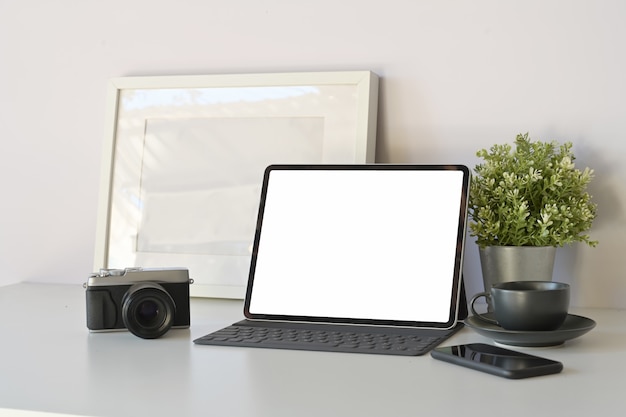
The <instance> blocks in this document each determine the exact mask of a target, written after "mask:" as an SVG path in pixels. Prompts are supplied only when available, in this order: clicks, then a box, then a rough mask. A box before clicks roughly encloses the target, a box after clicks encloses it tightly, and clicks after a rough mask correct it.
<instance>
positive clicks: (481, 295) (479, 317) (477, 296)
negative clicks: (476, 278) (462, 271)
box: [470, 291, 498, 325]
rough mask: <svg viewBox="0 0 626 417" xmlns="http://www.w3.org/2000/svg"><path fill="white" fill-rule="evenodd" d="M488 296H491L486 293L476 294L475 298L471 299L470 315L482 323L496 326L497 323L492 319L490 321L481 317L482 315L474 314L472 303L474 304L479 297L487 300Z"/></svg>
mask: <svg viewBox="0 0 626 417" xmlns="http://www.w3.org/2000/svg"><path fill="white" fill-rule="evenodd" d="M490 295H491V294H490V293H489V292H487V291H485V292H481V293H478V294H476V295H475V296H473V297H472V301H470V308H471V310H472V314H473V315H474V316H476V318H478V319H480V320H482V321H486V322H487V323H491V324H495V325H498V322H497V321H495V320H494V319H490V318H489V317H485V316H483V315H482V314H480V313H478V312H476V310H475V309H474V303H475V302H476V300H478V299H479V298H480V297H485V298H488V297H490Z"/></svg>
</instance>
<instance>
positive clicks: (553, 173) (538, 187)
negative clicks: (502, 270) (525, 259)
mask: <svg viewBox="0 0 626 417" xmlns="http://www.w3.org/2000/svg"><path fill="white" fill-rule="evenodd" d="M476 155H477V156H478V157H480V158H482V159H483V162H482V163H480V164H478V165H476V167H475V168H474V175H473V178H472V183H471V188H470V199H469V213H470V215H471V221H470V224H469V228H470V235H471V236H473V237H476V238H477V241H476V243H477V244H478V245H479V246H481V247H485V246H563V245H564V244H571V243H573V242H584V243H586V244H588V245H589V246H596V245H597V243H598V242H597V241H593V240H591V239H590V237H589V235H588V234H586V232H587V231H588V230H589V229H590V228H591V224H592V222H593V220H594V218H595V216H596V205H595V204H594V203H593V202H592V201H591V196H590V195H589V193H588V192H587V191H586V189H587V185H588V184H589V183H590V181H591V179H592V178H593V170H591V169H589V168H585V169H584V170H583V171H581V170H579V169H577V168H575V166H574V159H575V157H574V155H573V153H572V143H571V142H567V143H565V144H561V145H559V144H558V143H557V142H555V141H552V142H540V141H531V139H530V138H529V137H528V133H526V134H524V135H522V134H520V135H517V137H516V139H515V148H514V149H513V148H512V147H511V145H509V144H502V145H494V146H492V147H491V148H490V149H489V151H487V150H486V149H481V150H480V151H478V152H477V153H476Z"/></svg>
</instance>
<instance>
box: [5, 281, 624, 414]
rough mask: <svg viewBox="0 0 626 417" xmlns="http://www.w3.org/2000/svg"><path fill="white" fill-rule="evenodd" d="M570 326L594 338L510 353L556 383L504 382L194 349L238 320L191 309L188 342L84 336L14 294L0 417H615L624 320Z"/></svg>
mask: <svg viewBox="0 0 626 417" xmlns="http://www.w3.org/2000/svg"><path fill="white" fill-rule="evenodd" d="M573 312H574V313H576V314H580V315H583V316H586V317H589V318H592V319H594V320H595V321H596V322H597V326H596V328H595V329H593V330H592V331H591V332H589V333H587V334H586V335H584V336H582V337H580V338H578V339H574V340H571V341H568V342H566V343H565V344H564V345H563V346H561V347H553V348H532V349H523V348H522V349H521V350H523V351H526V352H530V353H533V354H536V355H539V356H545V357H548V358H551V359H555V360H559V361H562V362H563V364H564V367H565V369H564V370H563V372H562V373H560V374H556V375H549V376H542V377H536V378H530V379H523V380H507V379H504V378H499V377H496V376H492V375H489V374H485V373H481V372H477V371H474V370H471V369H467V368H462V367H459V366H456V365H452V364H448V363H445V362H441V361H437V360H435V359H432V358H431V357H430V355H427V356H421V357H399V356H380V355H368V354H348V353H326V352H306V351H289V350H273V349H255V348H230V347H218V346H196V345H194V344H193V343H192V340H193V339H194V338H197V337H200V336H203V335H205V334H207V333H209V332H211V331H214V330H217V329H220V328H222V327H224V326H226V325H229V324H231V323H233V322H235V321H238V320H240V319H241V318H242V302H241V301H237V300H217V299H197V298H194V299H192V302H191V314H192V316H191V319H192V324H191V328H190V329H188V330H171V331H170V332H169V333H168V334H166V335H165V336H164V337H163V338H161V339H156V340H144V339H140V338H138V337H135V336H133V335H132V334H130V333H128V332H115V333H95V334H90V333H89V332H88V331H87V329H86V327H85V294H84V289H83V288H82V287H81V286H80V285H75V286H74V285H49V284H17V285H12V286H6V287H2V288H0V337H1V343H0V352H1V355H0V415H25V416H32V415H36V414H37V415H38V412H48V413H59V414H70V415H88V416H133V417H135V416H151V417H157V416H174V417H182V416H224V417H227V416H228V417H237V416H246V417H251V416H268V417H269V416H271V417H279V416H289V417H294V416H298V417H300V416H321V415H323V416H359V417H367V416H376V417H383V416H391V415H394V416H455V415H458V416H473V415H476V416H496V415H503V416H507V417H514V416H533V417H536V416H544V415H545V416H548V415H550V416H558V415H568V416H597V415H607V416H611V415H614V416H622V415H624V414H623V413H624V412H625V411H624V408H625V407H626V391H625V389H624V387H625V382H626V311H623V310H603V309H574V310H573ZM468 342H487V343H491V340H489V339H486V338H484V337H482V336H480V335H478V334H477V333H475V332H473V331H472V330H471V329H469V328H465V329H463V330H462V331H461V332H459V333H458V334H457V335H455V336H454V337H453V338H451V339H449V340H448V341H446V342H444V344H443V345H451V344H458V343H468ZM518 349H520V348H518ZM14 410H27V411H24V412H20V413H17V414H16V412H15V411H14ZM3 413H4V414H3Z"/></svg>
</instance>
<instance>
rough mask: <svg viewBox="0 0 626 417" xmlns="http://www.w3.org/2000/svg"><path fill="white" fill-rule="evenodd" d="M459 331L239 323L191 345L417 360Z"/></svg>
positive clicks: (257, 322)
mask: <svg viewBox="0 0 626 417" xmlns="http://www.w3.org/2000/svg"><path fill="white" fill-rule="evenodd" d="M461 327H463V324H462V323H459V324H457V326H455V327H453V328H451V329H445V330H439V329H424V328H418V329H413V328H389V327H378V326H354V325H334V324H316V323H288V322H259V321H251V320H242V321H240V322H237V323H234V324H232V325H231V326H228V327H225V328H223V329H221V330H218V331H215V332H213V333H209V334H207V335H206V336H203V337H200V338H198V339H196V340H194V343H196V344H199V345H217V346H239V347H254V348H272V349H291V350H310V351H325V352H347V353H370V354H381V355H403V356H419V355H423V354H425V353H427V352H429V351H430V350H432V349H433V348H434V347H435V346H437V345H439V344H440V343H441V342H443V341H444V340H445V339H447V338H448V337H450V336H452V335H453V334H454V333H456V332H457V331H458V330H459V329H460V328H461Z"/></svg>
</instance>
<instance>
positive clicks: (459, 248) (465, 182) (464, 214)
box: [244, 164, 471, 329]
mask: <svg viewBox="0 0 626 417" xmlns="http://www.w3.org/2000/svg"><path fill="white" fill-rule="evenodd" d="M277 170H374V171H375V170H384V171H389V170H425V171H459V172H461V173H462V174H463V178H462V184H461V188H462V189H461V193H460V194H461V195H460V204H459V216H458V227H457V237H456V254H455V259H454V262H455V265H454V269H453V275H454V276H453V277H452V280H453V282H452V286H451V294H450V302H449V308H448V311H449V314H448V320H447V321H445V322H432V321H408V320H379V319H363V318H350V317H318V316H314V317H313V316H299V315H281V314H263V313H258V312H256V313H252V312H251V311H250V305H251V302H252V290H253V287H254V276H255V268H256V264H257V259H258V254H259V243H260V240H261V234H262V229H263V215H264V210H265V203H266V196H267V191H268V186H269V183H270V178H271V173H272V172H273V171H277ZM470 177H471V175H470V171H469V169H468V167H467V166H465V165H460V164H453V165H415V164H348V165H338V164H332V165H331V164H315V165H270V166H268V167H267V168H266V170H265V173H264V176H263V184H262V192H261V201H260V204H259V212H258V216H257V224H256V230H255V237H254V244H253V248H252V258H251V263H250V273H249V278H248V284H247V287H246V297H245V300H244V315H245V317H246V318H247V319H250V320H271V321H292V322H313V323H333V324H352V325H372V326H388V327H398V326H400V327H418V328H435V329H449V328H452V327H454V326H455V325H456V324H457V320H458V315H459V309H460V308H462V306H460V302H461V300H462V298H463V297H462V296H461V285H462V268H463V254H464V245H465V236H466V228H467V221H468V220H467V219H468V209H467V205H468V197H469V182H470ZM411 192H419V191H418V190H411ZM463 302H464V301H463Z"/></svg>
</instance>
